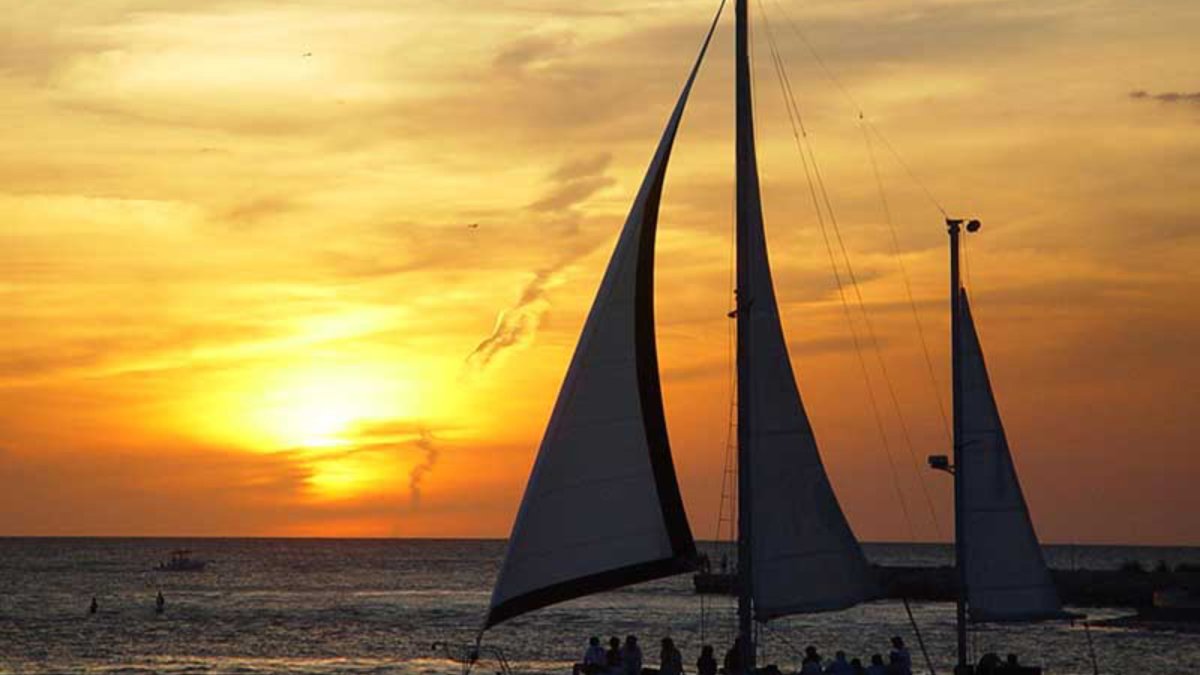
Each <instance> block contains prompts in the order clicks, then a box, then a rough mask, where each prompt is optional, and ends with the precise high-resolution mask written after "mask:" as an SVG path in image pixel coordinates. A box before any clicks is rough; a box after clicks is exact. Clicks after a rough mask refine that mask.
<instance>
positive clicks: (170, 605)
mask: <svg viewBox="0 0 1200 675" xmlns="http://www.w3.org/2000/svg"><path fill="white" fill-rule="evenodd" d="M179 547H187V548H191V549H193V550H194V551H195V555H196V557H200V558H204V559H207V560H210V561H212V562H211V564H210V565H209V569H208V570H206V571H204V572H200V573H164V572H157V571H154V570H153V568H154V566H155V564H156V563H157V562H158V561H159V560H161V559H162V558H164V557H165V555H166V553H167V551H169V550H170V549H173V548H179ZM503 548H504V544H503V542H499V541H421V540H329V539H324V540H296V539H198V540H169V539H0V672H6V673H8V672H12V673H74V672H91V673H151V672H155V673H405V674H412V675H417V674H422V673H430V674H437V675H442V674H445V675H455V674H459V673H461V668H460V666H459V665H458V664H457V663H456V662H455V661H454V660H453V659H452V658H450V657H449V656H448V655H447V654H446V653H445V652H444V651H441V650H435V649H433V644H434V643H435V642H437V641H448V642H450V643H453V644H455V645H461V644H463V643H466V642H469V641H470V640H472V639H473V638H474V633H475V629H476V627H477V626H478V625H479V622H480V619H481V617H482V615H483V611H484V609H485V607H486V605H487V601H488V596H489V593H490V588H491V582H492V579H493V577H494V575H495V574H496V570H497V568H498V566H499V563H500V556H501V555H502V553H503ZM866 549H867V554H868V556H869V557H870V558H871V559H872V560H873V561H874V562H880V563H889V564H936V563H946V562H948V561H949V559H950V555H951V550H950V549H949V548H948V547H946V546H941V545H909V544H868V545H866ZM1047 555H1048V557H1049V561H1050V563H1051V565H1052V566H1056V567H1073V566H1074V567H1081V568H1093V569H1095V568H1114V567H1117V566H1119V565H1120V564H1121V563H1122V562H1124V561H1127V560H1139V561H1141V562H1142V563H1143V564H1146V565H1147V566H1149V565H1153V564H1155V563H1157V562H1158V561H1159V560H1166V561H1167V562H1168V563H1171V564H1177V563H1180V562H1190V563H1200V549H1197V548H1142V547H1098V546H1079V547H1049V548H1048V549H1047ZM160 589H161V590H162V592H163V594H164V596H165V597H166V602H167V605H166V611H165V612H164V613H163V614H162V615H156V614H155V612H154V597H155V593H156V592H157V591H159V590H160ZM93 595H94V596H96V598H97V600H98V602H99V607H100V609H99V612H98V613H97V614H95V615H89V614H88V612H87V608H88V603H89V602H90V601H91V598H92V596H93ZM732 607H733V603H732V601H731V599H728V598H708V599H706V600H703V601H702V600H701V598H699V597H698V596H696V595H694V594H692V592H691V588H690V579H689V578H687V577H677V578H674V579H668V580H663V581H658V582H651V583H647V584H642V585H640V586H635V587H633V588H629V589H626V590H623V591H618V592H613V593H605V594H602V595H598V596H593V597H591V598H586V599H582V600H577V601H574V602H569V603H565V604H562V605H558V606H556V607H550V608H547V609H544V610H541V611H539V612H535V613H533V614H530V615H528V616H526V617H522V618H518V619H514V620H512V621H510V622H508V623H506V624H503V625H501V626H499V627H497V628H495V629H493V630H492V631H489V633H488V634H487V636H486V638H485V641H484V644H485V645H490V646H493V647H496V648H498V649H499V650H501V651H502V652H503V654H504V655H505V656H506V657H507V659H508V660H509V661H510V662H511V664H512V666H513V668H514V670H515V671H516V672H518V673H521V672H534V673H560V674H562V675H566V674H567V673H570V665H569V664H570V663H571V662H573V661H574V660H576V659H578V658H579V656H580V654H581V653H582V651H583V647H584V646H585V643H586V640H587V637H588V636H589V635H600V636H602V637H607V636H610V635H620V636H624V635H626V634H630V633H634V634H637V635H639V636H641V639H642V644H643V649H644V651H645V652H646V660H647V664H648V665H655V664H656V662H657V648H656V646H657V642H658V639H659V638H661V637H662V636H665V635H671V636H672V637H674V638H675V641H676V643H677V644H678V645H679V646H680V648H681V649H682V651H683V653H684V662H685V664H687V665H688V666H689V670H692V668H691V667H690V665H691V664H693V663H694V661H695V658H696V656H697V654H698V652H699V647H700V644H701V643H702V641H703V642H709V643H712V644H714V645H718V647H717V649H718V654H719V653H720V652H722V651H723V650H724V649H725V648H726V646H727V645H728V644H729V642H730V635H731V631H732V628H733V621H734V618H733V611H732ZM913 611H914V613H915V615H916V619H917V624H918V626H919V627H920V629H921V631H922V634H923V636H924V638H925V641H926V643H927V645H928V646H929V648H930V652H931V656H932V658H933V660H934V665H935V666H936V667H937V669H938V672H939V673H946V672H949V664H950V660H951V659H952V658H953V651H954V646H953V645H954V638H953V623H954V612H953V607H952V606H951V605H948V604H943V603H921V604H916V605H914V606H913ZM1089 613H1090V615H1091V616H1092V617H1093V618H1095V619H1102V618H1107V617H1113V616H1118V615H1120V614H1123V613H1126V612H1122V611H1121V610H1104V611H1095V610H1092V611H1090V612H1089ZM893 634H898V635H903V636H905V637H906V639H907V640H908V642H909V643H910V645H912V646H913V648H914V652H916V649H915V648H916V639H915V636H914V634H913V630H912V628H911V626H910V625H909V623H908V621H907V618H906V616H905V613H904V608H903V606H902V605H901V604H899V603H896V602H888V601H885V602H877V603H872V604H869V605H865V606H861V607H857V608H854V609H851V610H848V611H844V612H837V613H832V614H824V615H818V616H807V617H793V618H789V619H782V620H779V621H776V622H773V623H771V624H770V625H769V627H768V628H765V629H763V632H762V638H761V639H762V643H763V651H764V652H765V657H766V658H765V659H764V660H763V662H764V663H766V662H776V663H779V664H780V665H781V666H782V667H784V669H785V671H787V670H790V669H792V668H794V667H795V665H796V663H797V661H798V659H797V657H796V654H797V652H798V651H799V650H800V649H802V648H803V647H804V645H806V644H810V643H811V644H815V645H817V646H818V648H820V649H821V651H822V652H823V653H826V654H827V655H831V654H832V652H833V651H834V650H835V649H844V650H846V652H847V653H849V654H850V655H852V656H854V655H858V656H869V655H870V654H871V653H872V652H876V651H885V647H886V645H887V639H888V637H889V636H891V635H893ZM1091 636H1092V641H1093V643H1094V649H1095V651H1096V653H1097V656H1098V658H1099V660H1100V662H1101V672H1102V673H1156V674H1160V675H1192V674H1194V673H1200V638H1197V636H1196V635H1183V634H1176V633H1169V632H1149V631H1143V630H1130V629H1099V628H1095V627H1093V628H1092V630H1091ZM972 642H973V647H974V649H975V651H976V653H979V654H982V653H983V652H985V651H997V652H999V653H1000V654H1005V653H1007V652H1010V651H1013V652H1017V653H1019V654H1021V655H1022V660H1024V661H1028V662H1031V663H1038V664H1041V665H1043V666H1045V667H1046V668H1047V670H1048V672H1050V673H1079V674H1084V673H1091V672H1092V671H1091V666H1090V661H1089V659H1088V641H1087V635H1086V634H1085V631H1084V629H1083V627H1082V626H1080V625H1076V626H1070V625H1067V624H1045V625H1035V626H1020V627H989V628H985V629H980V630H978V631H977V632H975V633H974V635H973V637H972ZM915 656H916V658H917V660H920V656H919V653H918V654H915ZM497 669H498V668H497V667H496V666H495V664H494V663H492V662H490V661H489V662H485V663H484V664H483V665H482V667H480V668H479V669H478V670H477V672H479V673H482V674H484V675H490V674H491V673H493V672H495V671H496V670H497Z"/></svg>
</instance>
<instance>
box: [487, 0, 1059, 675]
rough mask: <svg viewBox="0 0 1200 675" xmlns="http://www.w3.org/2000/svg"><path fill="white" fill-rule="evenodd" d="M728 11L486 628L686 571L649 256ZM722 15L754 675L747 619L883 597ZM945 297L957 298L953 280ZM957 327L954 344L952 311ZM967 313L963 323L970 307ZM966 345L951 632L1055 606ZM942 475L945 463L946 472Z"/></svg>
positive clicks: (617, 260) (614, 287)
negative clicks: (775, 255)
mask: <svg viewBox="0 0 1200 675" xmlns="http://www.w3.org/2000/svg"><path fill="white" fill-rule="evenodd" d="M724 6H725V3H724V2H722V3H721V7H720V8H719V9H718V11H717V15H716V17H714V19H713V21H712V25H711V26H710V27H709V29H708V32H707V34H706V36H705V37H704V40H703V42H702V45H701V48H700V52H699V55H698V56H697V57H696V60H695V62H694V64H693V66H692V68H691V70H690V72H689V74H688V76H687V78H686V80H685V82H684V85H683V88H682V91H681V92H680V94H679V98H678V99H677V101H676V103H675V106H674V108H673V110H672V112H671V115H670V118H669V119H668V121H667V124H666V128H665V129H664V131H663V133H662V136H661V138H660V140H659V142H658V146H657V149H656V150H655V152H654V155H653V157H652V158H651V160H650V164H649V167H648V168H647V170H646V173H645V176H644V178H643V180H642V182H641V185H640V188H639V190H638V192H637V196H636V198H635V199H634V201H633V205H632V207H631V209H630V211H629V215H628V217H627V219H626V220H625V224H624V226H623V228H622V229H621V232H620V235H619V237H618V240H617V243H616V247H615V249H614V251H613V253H612V256H611V258H610V260H609V262H608V266H607V268H606V270H605V273H604V276H603V279H602V281H601V283H600V287H599V290H598V291H597V293H596V297H595V300H594V301H593V304H592V307H591V310H590V312H589V313H588V316H587V319H586V321H585V323H584V326H583V330H582V333H581V335H580V338H579V342H578V344H577V346H576V349H575V352H574V355H573V356H572V358H571V362H570V365H569V367H568V369H567V372H566V376H565V378H564V381H563V384H562V387H561V389H560V391H559V394H558V398H557V400H556V402H555V405H554V409H553V412H552V414H551V416H550V421H549V424H548V425H547V428H546V431H545V434H544V436H543V439H542V442H541V445H540V448H539V450H538V454H537V459H536V461H535V463H534V466H533V470H532V472H531V475H530V477H529V481H528V483H527V485H526V489H525V493H524V497H523V498H522V501H521V505H520V508H519V510H518V513H517V517H516V521H515V523H514V525H513V530H512V534H511V536H510V538H509V540H508V546H507V551H506V553H505V556H504V561H503V563H502V565H501V568H500V571H499V574H498V576H497V579H496V582H495V586H494V589H493V593H492V597H491V602H490V605H489V608H488V610H487V613H486V617H485V619H484V622H483V630H487V629H489V628H491V627H493V626H496V625H497V624H499V623H501V622H503V621H506V620H508V619H511V618H513V617H516V616H519V615H521V614H524V613H527V612H531V611H534V610H537V609H539V608H542V607H546V606H548V605H551V604H554V603H558V602H563V601H566V600H570V599H573V598H578V597H582V596H586V595H590V594H594V593H599V592H603V591H607V590H612V589H616V588H620V587H624V586H627V585H631V584H635V583H639V582H644V581H649V580H652V579H657V578H661V577H666V576H670V575H675V574H682V573H687V572H691V571H694V570H695V569H696V568H697V566H698V563H699V556H698V555H697V549H696V543H695V540H694V538H693V536H692V532H691V528H690V525H689V522H688V519H687V515H686V513H685V511H684V506H683V500H682V497H681V495H680V491H679V485H678V483H677V480H676V475H675V468H674V463H673V458H672V455H671V451H670V442H669V436H668V429H667V425H666V420H665V416H664V413H663V402H662V391H661V382H660V377H659V368H658V355H657V348H656V342H655V323H654V271H655V258H654V251H655V236H656V230H657V225H658V212H659V203H660V199H661V196H662V189H663V183H664V180H665V177H666V172H667V165H668V162H669V159H670V156H671V150H672V147H673V145H674V141H675V136H676V133H677V131H678V129H679V125H680V122H681V120H682V117H683V113H684V109H685V107H686V105H687V101H688V96H689V94H690V92H691V89H692V85H693V83H694V82H695V79H696V75H697V73H698V71H699V68H700V65H701V63H702V62H703V60H704V56H705V53H706V52H707V50H708V47H709V44H710V42H711V40H712V36H713V32H714V31H715V29H716V26H717V23H718V21H719V19H720V16H721V12H722V10H723V9H724ZM734 13H735V19H734V23H735V37H734V50H735V92H734V94H735V99H736V183H737V190H736V193H737V194H736V201H737V204H736V248H737V253H736V289H735V291H734V293H735V309H734V311H733V312H731V317H732V318H734V319H735V320H736V326H737V328H736V334H737V350H736V362H737V363H736V366H737V392H736V393H737V466H738V472H737V475H738V479H737V481H738V490H737V505H738V508H737V514H738V516H737V565H736V569H737V574H738V583H737V589H738V644H739V645H741V649H742V654H741V659H740V661H741V663H742V664H743V666H744V667H745V670H746V672H750V673H752V672H754V670H755V666H756V654H757V651H756V646H755V631H754V630H753V628H754V622H756V621H758V622H766V621H770V620H772V619H776V618H779V617H783V616H787V615H792V614H799V613H812V612H824V611H834V610H841V609H846V608H849V607H852V606H854V605H857V604H859V603H862V602H865V601H868V600H871V599H873V598H876V597H878V594H879V593H878V586H877V584H876V581H875V579H874V577H873V575H872V573H871V568H870V567H869V565H868V563H867V560H866V557H865V556H864V554H863V551H862V548H861V546H860V544H859V542H858V540H857V539H856V538H855V536H854V533H853V531H852V529H851V527H850V525H849V523H848V522H847V520H846V517H845V514H844V513H843V511H842V508H841V506H840V505H839V503H838V500H837V497H836V496H835V494H834V491H833V488H832V486H831V484H830V481H829V477H828V475H827V473H826V471H825V468H824V466H823V464H822V461H821V456H820V453H819V452H818V448H817V441H816V438H815V436H814V433H813V429H812V426H811V424H810V423H809V418H808V415H807V413H806V412H805V408H804V404H803V402H802V400H801V396H800V392H799V388H798V387H797V384H796V380H795V376H794V375H793V371H792V367H791V359H790V356H789V354H788V350H787V346H786V341H785V340H784V334H783V328H782V325H781V322H780V315H779V307H778V304H777V302H776V298H775V291H774V286H773V283H772V279H771V267H770V262H769V259H768V253H767V242H766V237H765V233H764V230H763V212H762V203H761V196H760V190H759V179H758V169H757V159H756V150H755V133H754V111H753V97H752V95H751V73H750V58H749V53H748V51H749V35H748V26H749V20H748V2H747V0H735V1H734ZM952 236H953V237H957V230H952ZM955 241H956V242H957V240H955ZM956 246H957V243H956ZM956 250H957V249H956ZM955 255H957V254H955ZM955 260H957V258H956V257H955ZM954 274H955V275H957V263H956V262H955V264H954ZM955 284H956V286H955V289H956V290H955V292H954V296H955V297H956V298H958V297H960V293H959V291H958V290H957V289H958V286H957V284H958V281H957V276H955ZM961 298H962V307H964V308H965V306H966V299H965V295H961ZM955 307H956V308H958V307H959V305H958V304H957V301H956V303H955ZM955 317H956V322H955V330H956V333H955V334H956V336H957V335H959V332H960V331H959V330H958V328H959V324H958V321H957V318H958V317H959V312H958V309H956V310H955ZM962 317H963V319H962V321H963V325H964V326H970V315H969V312H965V313H963V314H962ZM968 332H969V335H968V337H969V338H970V339H965V338H964V339H959V338H957V337H956V339H955V364H956V371H955V372H956V383H957V382H958V381H959V380H962V382H963V386H957V384H956V388H955V393H956V397H955V402H956V408H955V410H956V412H960V408H961V413H962V414H960V415H957V416H956V427H955V429H956V436H955V438H956V444H955V448H956V451H955V466H956V467H957V469H956V481H957V484H958V485H959V488H958V489H957V490H956V494H959V495H960V499H958V500H956V505H957V507H958V509H959V511H958V512H959V513H960V514H962V517H960V518H959V523H960V527H961V528H962V529H963V530H968V529H969V530H972V531H975V530H978V531H979V532H982V533H984V534H981V535H980V536H974V535H968V534H965V533H964V532H963V531H960V532H959V536H958V547H959V548H958V550H959V560H960V562H964V561H965V562H966V563H967V564H965V565H960V568H961V569H962V570H963V575H964V578H965V579H966V581H967V582H968V584H966V585H965V586H964V587H965V588H970V589H972V590H971V591H970V593H969V594H968V595H967V596H966V597H965V598H964V599H963V600H961V601H960V605H959V609H960V619H962V618H963V617H965V614H963V612H965V608H966V605H967V603H968V601H969V604H970V607H971V611H972V616H973V617H977V618H980V619H989V620H996V619H1000V620H1008V619H1017V618H1019V619H1027V618H1033V617H1034V616H1036V617H1037V618H1043V617H1044V616H1047V615H1050V614H1055V613H1056V612H1057V611H1060V610H1059V608H1058V605H1057V597H1056V596H1054V595H1053V592H1052V591H1053V588H1052V586H1050V585H1049V582H1048V579H1049V575H1048V572H1047V571H1046V570H1045V564H1044V562H1043V561H1042V559H1041V553H1040V550H1039V549H1038V548H1037V540H1036V537H1035V536H1034V535H1033V530H1032V526H1031V525H1030V524H1029V520H1028V511H1027V510H1025V505H1024V500H1023V498H1022V497H1021V496H1020V489H1019V487H1018V486H1017V484H1016V474H1015V472H1014V471H1013V470H1012V463H1011V458H1010V457H1009V455H1008V452H1007V445H1006V444H1005V443H1004V437H1003V431H1002V429H1001V428H1000V426H999V416H998V414H996V412H995V404H994V401H993V400H992V399H991V394H990V389H989V388H988V387H987V384H986V372H985V371H984V368H983V361H982V353H981V351H980V349H979V345H978V338H977V337H976V336H975V333H974V330H973V328H972V329H970V330H969V331H968ZM966 333H967V332H964V334H966ZM960 343H962V345H965V347H964V348H962V349H960V348H959V347H960ZM960 365H961V367H959V366H960ZM960 394H961V396H960ZM959 423H961V424H959ZM944 468H948V469H950V468H952V467H950V466H949V462H948V461H947V462H946V466H945V467H944ZM968 480H969V481H973V482H972V483H970V484H969V485H967V484H966V483H965V481H968ZM1014 489H1015V492H1014V491H1013V490H1014ZM968 492H969V493H970V494H971V495H972V496H971V497H970V498H967V499H964V498H961V496H962V495H963V494H966V493H968ZM1014 495H1015V497H1014ZM1013 542H1016V543H1017V544H1019V545H1014V544H1013ZM1000 549H1003V550H1000ZM989 580H999V581H996V582H995V583H993V582H992V581H989ZM1031 607H1035V608H1036V609H1035V611H1031ZM964 625H965V624H964ZM481 635H482V633H481ZM964 647H965V642H963V643H962V644H960V652H962V656H963V658H962V659H960V662H961V664H962V665H965V649H964Z"/></svg>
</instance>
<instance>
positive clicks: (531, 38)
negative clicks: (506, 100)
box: [492, 34, 573, 76]
mask: <svg viewBox="0 0 1200 675" xmlns="http://www.w3.org/2000/svg"><path fill="white" fill-rule="evenodd" d="M572 42H573V36H572V35H570V34H558V35H527V36H524V37H520V38H517V39H516V40H513V41H512V42H510V43H508V44H506V45H504V46H503V47H502V48H501V49H500V51H499V52H498V53H497V54H496V58H495V60H494V61H493V62H492V65H493V66H494V67H495V68H496V70H498V71H500V72H501V73H503V74H505V75H509V76H520V75H523V74H524V73H525V71H526V70H527V69H530V68H536V67H538V66H539V65H543V64H546V63H549V62H551V61H553V60H555V59H557V58H558V57H560V56H562V55H563V54H564V53H565V52H566V51H567V49H568V48H569V47H570V46H571V43H572Z"/></svg>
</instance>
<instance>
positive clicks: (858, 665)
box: [850, 658, 867, 675]
mask: <svg viewBox="0 0 1200 675" xmlns="http://www.w3.org/2000/svg"><path fill="white" fill-rule="evenodd" d="M850 672H851V673H854V675H867V669H866V668H863V664H862V659H859V658H853V659H850Z"/></svg>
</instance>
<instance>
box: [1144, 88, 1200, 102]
mask: <svg viewBox="0 0 1200 675" xmlns="http://www.w3.org/2000/svg"><path fill="white" fill-rule="evenodd" d="M1129 98H1134V99H1148V100H1152V101H1158V102H1159V103H1184V104H1188V103H1190V104H1192V105H1200V91H1183V92H1180V91H1164V92H1162V93H1161V94H1151V93H1150V92H1148V91H1145V90H1144V89H1138V90H1136V91H1131V92H1129Z"/></svg>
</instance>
